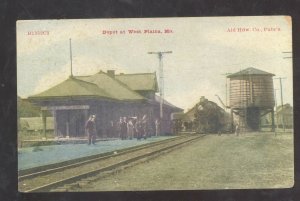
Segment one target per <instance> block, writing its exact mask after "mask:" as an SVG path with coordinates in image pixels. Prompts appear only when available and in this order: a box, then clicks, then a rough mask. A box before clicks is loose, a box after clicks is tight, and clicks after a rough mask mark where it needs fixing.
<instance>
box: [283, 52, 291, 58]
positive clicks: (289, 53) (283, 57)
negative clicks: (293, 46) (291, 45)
mask: <svg viewBox="0 0 300 201" xmlns="http://www.w3.org/2000/svg"><path fill="white" fill-rule="evenodd" d="M282 53H283V54H292V53H293V52H282ZM283 58H284V59H291V58H293V56H284V57H283Z"/></svg>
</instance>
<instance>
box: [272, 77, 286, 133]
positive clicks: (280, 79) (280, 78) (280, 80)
mask: <svg viewBox="0 0 300 201" xmlns="http://www.w3.org/2000/svg"><path fill="white" fill-rule="evenodd" d="M274 79H279V83H280V94H281V112H282V118H281V121H282V127H283V132H285V125H284V112H283V95H282V94H283V93H282V80H283V79H286V78H285V77H278V78H274Z"/></svg>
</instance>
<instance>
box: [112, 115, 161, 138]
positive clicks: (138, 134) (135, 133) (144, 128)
mask: <svg viewBox="0 0 300 201" xmlns="http://www.w3.org/2000/svg"><path fill="white" fill-rule="evenodd" d="M159 124H160V123H159V120H156V121H155V130H156V131H155V133H156V135H158V132H159V127H160V125H159ZM117 133H118V136H119V137H120V138H121V139H122V140H125V139H130V140H131V139H133V138H137V140H140V139H142V138H144V139H146V138H147V137H151V136H152V135H154V128H153V126H152V125H151V122H150V121H149V120H148V118H147V116H146V115H144V116H143V118H141V119H139V118H138V117H120V120H119V122H118V123H117Z"/></svg>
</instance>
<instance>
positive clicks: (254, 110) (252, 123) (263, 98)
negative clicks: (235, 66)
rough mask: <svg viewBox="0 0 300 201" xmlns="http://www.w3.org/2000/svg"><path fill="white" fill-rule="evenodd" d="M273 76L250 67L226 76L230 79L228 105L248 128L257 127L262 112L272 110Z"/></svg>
mask: <svg viewBox="0 0 300 201" xmlns="http://www.w3.org/2000/svg"><path fill="white" fill-rule="evenodd" d="M273 76H274V74H271V73H268V72H265V71H262V70H258V69H256V68H252V67H250V68H247V69H244V70H241V71H239V72H237V73H234V74H231V75H228V76H227V78H229V79H230V90H229V106H230V108H231V109H232V110H233V112H234V113H235V114H237V115H239V117H240V119H242V121H243V122H244V124H245V125H244V126H245V127H247V128H249V129H250V130H258V129H259V120H260V116H261V115H262V114H265V113H268V112H273V108H274V105H275V100H274V87H273ZM272 115H273V113H272Z"/></svg>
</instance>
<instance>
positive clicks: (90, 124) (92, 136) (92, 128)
mask: <svg viewBox="0 0 300 201" xmlns="http://www.w3.org/2000/svg"><path fill="white" fill-rule="evenodd" d="M95 119H96V116H95V115H91V116H90V118H89V119H88V120H87V122H86V123H85V130H86V133H87V135H88V145H90V144H91V143H93V144H95V141H96V125H95Z"/></svg>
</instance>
